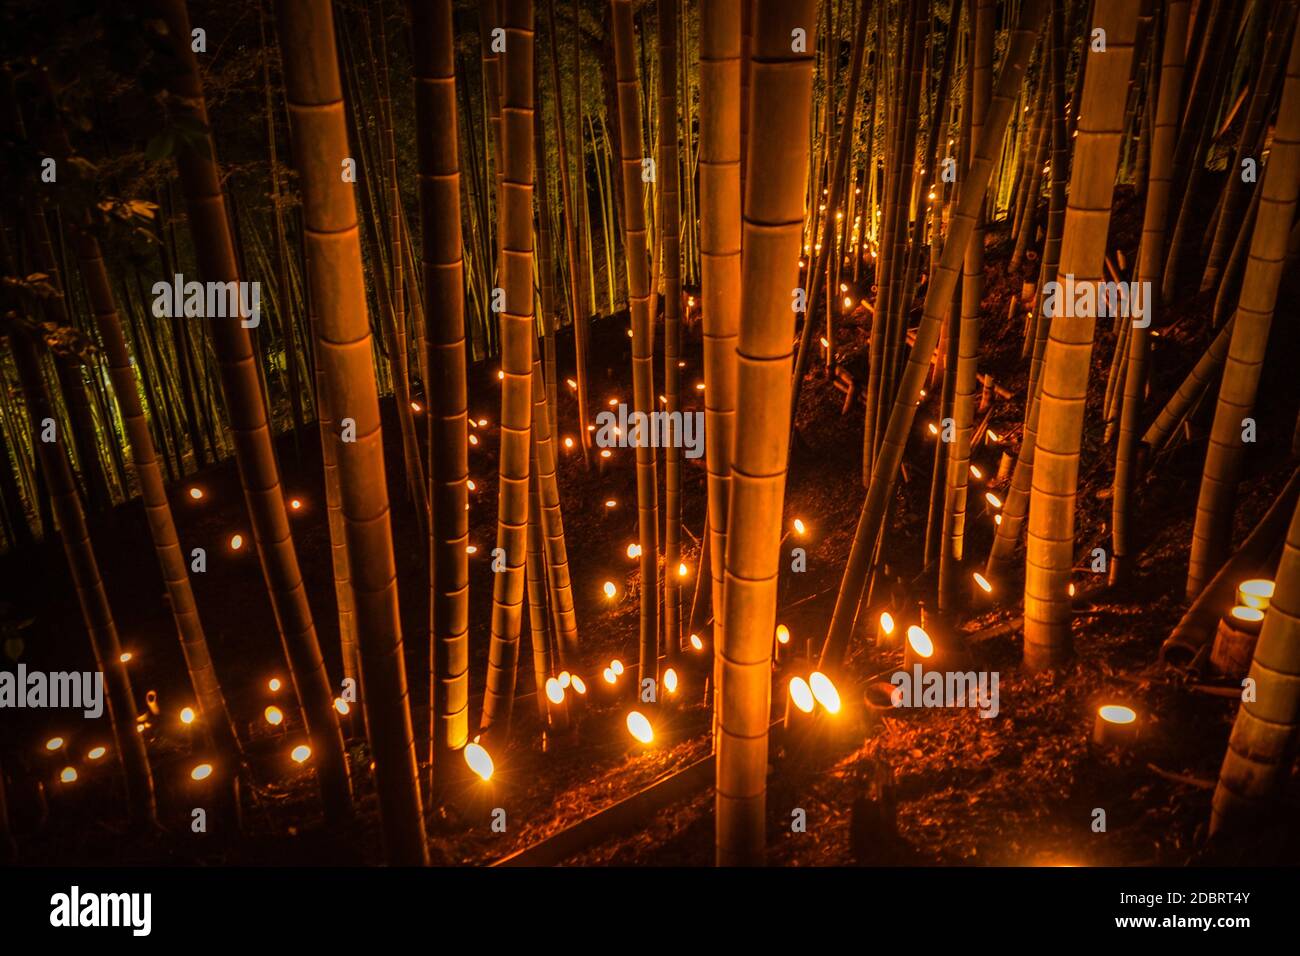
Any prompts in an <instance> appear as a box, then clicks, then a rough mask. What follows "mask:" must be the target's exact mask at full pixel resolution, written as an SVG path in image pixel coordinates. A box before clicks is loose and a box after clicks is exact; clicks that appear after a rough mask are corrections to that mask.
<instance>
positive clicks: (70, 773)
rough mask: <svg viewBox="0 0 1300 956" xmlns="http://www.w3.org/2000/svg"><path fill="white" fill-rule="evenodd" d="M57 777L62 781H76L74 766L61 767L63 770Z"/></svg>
mask: <svg viewBox="0 0 1300 956" xmlns="http://www.w3.org/2000/svg"><path fill="white" fill-rule="evenodd" d="M59 779H60V780H62V781H63V782H64V783H76V781H77V768H76V767H64V768H63V772H62V773H61V774H59Z"/></svg>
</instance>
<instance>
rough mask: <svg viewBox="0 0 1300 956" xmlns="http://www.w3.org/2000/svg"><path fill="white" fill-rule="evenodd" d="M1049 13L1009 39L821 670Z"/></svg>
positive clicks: (1030, 2)
mask: <svg viewBox="0 0 1300 956" xmlns="http://www.w3.org/2000/svg"><path fill="white" fill-rule="evenodd" d="M1046 7H1047V0H1026V2H1025V3H1024V4H1023V5H1022V6H1021V8H1020V19H1019V22H1018V23H1017V24H1016V26H1015V28H1014V29H1012V30H1011V31H1010V34H1009V35H1008V38H1007V39H1008V42H1007V52H1006V54H1005V56H1004V58H1003V65H1002V72H1001V73H1000V74H999V76H998V80H997V84H996V85H995V87H994V91H993V98H992V99H991V100H990V102H989V111H988V114H987V116H986V117H985V119H986V122H985V125H984V132H983V135H982V136H981V137H980V141H979V143H978V144H977V146H976V149H975V154H974V157H973V160H972V162H971V165H970V169H969V170H968V172H967V174H966V180H965V182H964V183H963V184H962V191H961V196H960V199H959V201H958V203H957V204H956V205H955V206H954V208H953V211H952V215H951V218H950V221H949V225H948V235H947V237H946V239H945V241H944V247H943V255H942V257H941V258H940V260H939V268H938V270H937V271H936V273H935V275H934V276H933V278H932V279H931V281H930V283H929V286H928V288H927V289H926V295H925V305H924V308H923V310H922V314H921V323H920V325H919V326H918V327H917V331H916V342H915V344H914V345H913V346H912V350H911V352H910V353H909V354H908V358H907V365H906V366H905V368H904V370H903V375H902V378H901V380H900V382H899V387H898V390H897V393H896V396H895V399H894V405H893V408H892V410H891V411H890V414H889V420H888V425H887V428H886V431H885V436H884V441H883V443H882V444H881V452H880V455H879V456H878V457H877V459H876V461H875V464H874V466H873V470H872V475H871V483H870V485H869V486H868V489H867V496H866V499H865V500H864V501H863V503H862V511H861V513H860V515H859V518H858V524H857V528H856V530H855V531H854V534H853V546H852V549H851V551H850V552H849V559H848V562H847V563H846V565H845V568H844V576H843V578H842V580H841V582H840V590H839V594H838V595H837V596H836V598H835V612H834V614H833V616H832V618H831V623H830V628H829V629H828V631H827V635H826V642H825V644H824V645H823V647H822V653H821V663H822V669H823V670H824V669H825V668H826V667H829V666H833V665H834V664H837V663H838V662H839V661H840V660H842V659H843V656H844V652H845V651H846V650H847V648H848V642H849V636H850V634H851V633H852V630H853V619H854V615H855V613H856V611H857V607H858V603H859V598H860V597H861V595H862V589H863V585H864V583H865V582H866V578H867V575H868V574H869V573H870V571H871V564H872V552H873V551H874V550H875V547H876V539H877V538H878V537H879V535H880V529H881V527H882V526H883V524H884V520H885V511H886V509H887V505H888V504H889V502H890V500H891V499H892V497H893V486H894V481H895V479H896V477H897V474H898V467H899V465H900V463H901V462H902V459H903V450H904V448H905V446H906V443H907V438H908V436H909V435H910V434H911V431H912V425H913V423H914V421H915V418H916V409H917V406H918V405H919V404H920V401H921V389H922V388H923V387H924V386H925V377H926V375H927V374H928V372H929V367H930V361H931V359H932V358H933V357H934V349H935V345H936V344H937V342H938V339H939V327H940V325H941V323H942V320H943V316H944V313H945V312H946V311H947V310H948V309H949V308H950V307H951V306H952V298H953V288H954V286H955V285H956V282H957V277H958V274H959V272H960V269H961V265H962V261H963V260H964V258H965V253H966V244H967V243H968V242H969V241H970V237H971V234H972V232H973V231H974V224H975V217H976V215H978V213H979V209H980V207H981V206H982V204H983V201H984V191H985V190H986V189H987V188H988V183H989V178H990V176H991V174H992V171H993V163H994V161H995V160H996V159H997V156H998V153H999V151H1000V150H1001V147H1002V140H1003V137H1004V136H1005V134H1006V128H1007V121H1008V120H1009V119H1010V117H1011V108H1012V105H1013V103H1014V100H1015V98H1016V94H1017V91H1018V90H1019V89H1020V82H1021V80H1022V79H1023V77H1024V73H1025V66H1026V65H1027V64H1028V62H1029V57H1030V55H1031V54H1032V52H1033V48H1034V43H1035V42H1036V41H1037V37H1038V30H1039V27H1040V26H1041V25H1042V22H1043V18H1044V15H1045V13H1046Z"/></svg>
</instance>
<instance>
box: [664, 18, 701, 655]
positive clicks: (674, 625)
mask: <svg viewBox="0 0 1300 956" xmlns="http://www.w3.org/2000/svg"><path fill="white" fill-rule="evenodd" d="M658 2H659V63H660V64H661V67H662V68H661V69H660V71H659V72H660V76H659V157H658V160H657V161H656V167H657V170H658V173H659V184H660V187H661V192H660V202H661V205H662V207H663V213H662V216H661V220H662V221H661V222H660V226H659V228H660V235H661V236H662V237H663V239H662V242H663V270H664V397H665V398H666V399H667V401H666V402H665V403H664V411H666V412H667V413H668V414H669V416H670V417H669V421H672V420H673V419H672V416H673V415H674V414H680V413H681V412H680V406H681V377H682V376H681V369H679V368H678V367H677V359H678V353H679V352H680V350H681V337H682V315H681V308H682V274H681V272H682V269H681V265H682V263H681V248H680V243H679V242H678V234H679V232H680V230H681V214H680V209H679V206H678V203H679V194H680V191H681V186H680V184H679V179H680V175H679V173H678V165H677V164H678V148H677V68H676V67H677V0H658ZM687 105H688V106H689V104H687ZM705 390H706V391H707V390H708V383H707V382H706V383H705ZM681 441H682V436H681V435H680V434H673V435H672V436H671V437H670V438H669V441H668V447H667V448H665V449H664V654H665V655H666V656H667V658H668V661H669V663H672V662H674V661H675V660H676V659H677V655H678V654H679V653H680V651H681V645H682V588H681V580H682V579H681V576H680V575H679V574H678V573H677V565H678V564H679V563H680V561H681V549H682V444H681ZM699 573H701V574H703V573H704V569H703V568H700V569H699Z"/></svg>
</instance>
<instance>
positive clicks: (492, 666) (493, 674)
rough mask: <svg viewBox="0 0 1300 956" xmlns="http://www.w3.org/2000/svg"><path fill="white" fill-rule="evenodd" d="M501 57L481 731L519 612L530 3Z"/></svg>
mask: <svg viewBox="0 0 1300 956" xmlns="http://www.w3.org/2000/svg"><path fill="white" fill-rule="evenodd" d="M502 22H503V24H504V28H505V44H506V46H505V51H504V52H503V53H502V54H501V57H502V65H501V70H500V81H501V137H502V143H501V146H502V148H501V157H502V181H501V209H500V213H501V215H500V220H501V225H500V236H501V252H500V261H499V265H498V270H497V281H498V282H499V283H500V288H501V289H502V290H503V298H504V303H503V307H502V309H501V311H500V313H499V314H498V318H499V320H500V324H501V326H500V327H501V372H502V375H503V378H502V384H501V458H500V464H499V469H500V471H499V474H500V491H499V494H498V506H497V547H498V548H499V549H501V551H502V552H504V558H503V560H504V570H502V571H500V572H498V573H497V574H496V575H494V577H493V583H492V639H491V644H490V645H489V649H488V674H487V693H486V694H485V695H484V698H483V718H482V724H481V726H482V728H483V729H484V730H488V729H490V728H494V727H497V728H501V729H508V727H509V723H510V712H511V709H512V707H513V704H514V696H515V695H514V690H515V671H516V667H517V664H518V661H519V632H520V627H521V624H522V616H523V600H524V564H525V558H526V554H525V552H526V547H527V543H528V542H527V538H528V443H529V436H530V434H531V431H532V424H533V422H532V373H533V340H534V333H533V48H534V34H533V4H532V2H531V0H505V3H504V18H503V21H502Z"/></svg>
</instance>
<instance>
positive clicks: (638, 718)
mask: <svg viewBox="0 0 1300 956" xmlns="http://www.w3.org/2000/svg"><path fill="white" fill-rule="evenodd" d="M627 731H628V733H630V734H631V735H632V736H633V737H635V738H636V739H637V740H639V741H641V743H643V744H648V743H651V742H653V741H654V739H655V731H654V728H653V727H651V726H650V721H649V720H648V719H646V716H645V714H643V713H641V712H640V711H639V710H634V711H631V712H630V713H628V715H627Z"/></svg>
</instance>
